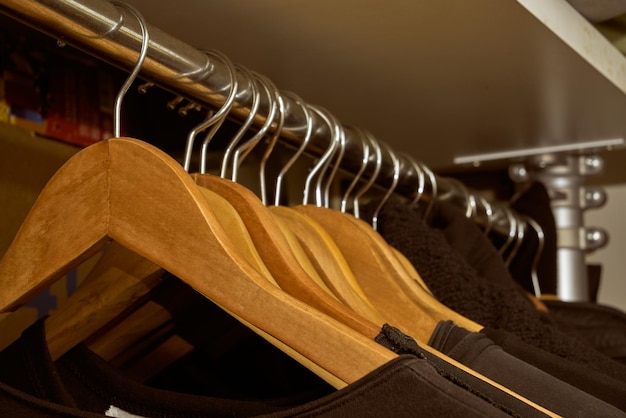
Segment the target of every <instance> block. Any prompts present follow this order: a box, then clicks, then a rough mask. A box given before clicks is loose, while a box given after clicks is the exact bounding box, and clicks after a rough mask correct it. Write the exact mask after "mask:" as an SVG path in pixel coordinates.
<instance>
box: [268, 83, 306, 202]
mask: <svg viewBox="0 0 626 418" xmlns="http://www.w3.org/2000/svg"><path fill="white" fill-rule="evenodd" d="M283 94H284V95H285V96H290V98H291V99H292V100H293V101H294V102H295V103H296V104H297V105H298V106H300V108H301V109H302V112H303V113H304V119H305V121H306V133H305V134H304V139H303V140H302V144H301V145H300V147H299V148H298V150H297V151H296V152H295V153H294V154H293V155H292V156H291V158H290V159H289V160H288V161H287V163H286V164H285V165H284V166H283V168H282V169H281V170H280V172H279V173H278V176H277V177H276V191H275V193H274V204H275V205H276V206H278V205H279V204H280V194H281V192H282V182H283V178H284V177H285V174H287V171H289V169H290V168H291V167H292V166H293V165H294V164H295V162H296V161H297V160H298V158H300V156H301V155H302V153H304V151H305V150H306V148H307V146H308V145H309V142H310V140H311V136H312V135H311V134H312V133H313V118H312V117H311V112H310V111H309V108H308V107H307V106H306V104H305V103H304V100H302V99H301V98H300V97H299V96H297V95H295V94H294V93H291V92H284V93H283ZM283 105H284V104H283ZM283 111H284V110H283Z"/></svg>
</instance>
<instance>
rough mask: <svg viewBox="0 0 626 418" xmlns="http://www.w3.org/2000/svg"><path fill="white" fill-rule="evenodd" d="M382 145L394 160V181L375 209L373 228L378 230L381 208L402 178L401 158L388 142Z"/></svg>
mask: <svg viewBox="0 0 626 418" xmlns="http://www.w3.org/2000/svg"><path fill="white" fill-rule="evenodd" d="M381 145H382V146H384V147H385V149H386V150H387V153H388V154H389V156H390V157H391V161H392V162H393V181H392V182H391V186H390V187H389V188H388V189H387V192H386V193H385V194H384V196H383V198H382V199H381V200H380V202H379V203H378V206H377V207H376V209H375V210H374V214H373V215H372V228H374V231H378V214H379V213H380V211H381V209H382V208H383V206H384V205H385V203H387V202H388V201H389V198H390V197H391V194H392V193H393V192H394V191H395V190H396V187H397V186H398V180H399V179H400V159H399V158H398V157H397V156H396V154H395V153H394V152H393V151H392V150H391V147H390V146H389V145H387V144H386V143H384V142H382V143H381Z"/></svg>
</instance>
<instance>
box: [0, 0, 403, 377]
mask: <svg viewBox="0 0 626 418" xmlns="http://www.w3.org/2000/svg"><path fill="white" fill-rule="evenodd" d="M129 9H130V10H131V11H132V12H133V13H135V15H136V16H137V17H138V19H139V20H140V23H141V27H142V31H143V33H144V39H143V42H142V49H141V52H140V57H139V60H138V63H137V66H136V67H135V69H134V70H133V72H132V73H131V76H130V77H129V79H128V80H127V81H126V83H125V84H124V86H123V87H122V89H121V90H120V94H118V97H117V100H116V107H115V109H116V112H115V114H116V117H115V119H114V122H115V124H114V131H115V135H116V137H117V136H119V132H120V129H119V120H120V118H119V114H120V108H121V98H122V97H123V96H124V94H125V92H126V90H127V89H128V87H129V86H130V84H131V83H132V80H133V79H134V77H135V76H136V75H137V73H138V72H139V70H140V67H141V64H142V62H143V59H144V58H145V54H146V50H147V45H148V33H147V30H146V25H145V22H143V19H142V18H141V16H140V15H139V13H138V12H136V11H135V10H134V9H133V8H131V7H129ZM234 90H235V89H233V91H234ZM231 93H232V92H231ZM231 96H234V94H231ZM137 173H141V175H137ZM110 241H115V242H117V243H119V244H120V245H122V246H123V247H125V248H127V249H129V250H130V251H132V252H134V253H136V254H138V255H140V256H142V257H144V258H146V259H147V260H150V261H151V262H153V263H155V264H158V265H159V266H161V267H162V268H164V269H166V270H168V271H169V272H171V273H172V274H174V275H175V276H177V277H179V278H180V279H181V280H183V281H184V282H186V283H187V284H189V285H190V286H191V287H192V288H194V289H196V290H197V291H198V292H200V293H201V294H203V295H205V296H206V297H208V298H210V299H211V300H212V301H213V302H214V303H216V304H217V305H218V306H220V307H222V309H224V310H225V311H227V312H229V313H230V314H231V315H232V316H234V317H235V318H237V319H238V320H239V321H241V322H243V323H244V324H246V325H247V326H248V327H249V328H251V329H252V330H254V331H255V332H257V333H258V334H260V335H261V336H262V337H263V338H265V339H267V340H268V341H270V342H271V343H272V344H274V345H276V346H277V347H279V348H280V349H281V350H283V351H284V352H286V353H287V354H289V355H290V356H292V357H293V358H295V359H296V360H297V361H299V362H301V363H302V364H303V365H304V366H305V367H308V368H309V369H311V370H312V371H313V372H314V373H316V374H318V375H319V376H320V377H322V378H323V379H325V380H326V381H327V382H329V383H330V384H332V385H333V386H335V387H338V388H340V387H343V386H345V385H346V384H350V383H352V382H354V381H355V380H357V379H359V378H360V377H363V376H364V375H366V374H367V373H369V372H371V371H373V370H375V369H376V368H378V367H380V366H382V365H383V364H384V363H386V362H388V361H389V360H391V359H393V358H395V357H396V356H395V354H393V353H392V352H390V351H389V350H387V349H385V348H383V347H381V346H380V345H378V344H377V343H375V342H374V341H373V340H372V339H370V338H367V337H365V336H363V335H362V334H360V333H358V332H356V331H354V330H353V329H352V328H349V327H347V326H345V325H342V324H341V323H339V322H337V321H335V320H333V319H331V318H329V317H328V316H326V315H324V314H322V313H320V312H319V311H317V310H316V309H314V308H311V307H310V306H309V305H306V304H304V303H302V302H300V301H298V300H296V299H294V298H293V297H290V296H289V295H287V294H286V293H285V292H283V291H282V290H280V289H279V288H277V287H276V286H275V285H273V284H272V283H270V282H269V281H268V280H267V279H266V278H265V277H263V276H262V275H261V274H260V273H259V272H258V271H257V270H256V269H254V268H253V267H252V266H251V265H250V263H249V261H248V260H247V259H246V258H245V257H243V256H242V255H241V253H240V252H239V250H238V249H237V248H236V247H235V245H233V243H232V242H231V240H230V238H229V237H228V235H227V234H226V232H225V231H224V229H223V228H222V225H221V224H220V222H219V220H218V219H217V217H216V215H215V213H214V212H213V210H212V208H211V207H210V206H209V204H208V202H207V197H206V194H205V193H203V192H202V191H201V190H200V188H199V187H198V186H197V185H196V184H195V183H194V182H193V180H192V179H191V178H190V177H189V175H188V174H187V172H185V171H184V170H183V169H182V168H181V167H180V166H179V165H178V164H177V163H176V161H174V160H173V159H172V158H171V157H169V156H167V155H166V154H165V153H163V152H161V151H160V150H158V149H156V148H154V147H152V146H150V145H148V144H146V143H143V142H141V141H138V140H133V139H128V138H114V139H111V140H108V141H103V142H100V143H96V144H94V145H92V146H90V147H88V148H86V149H84V150H82V151H80V152H79V153H77V154H76V155H75V156H74V157H73V158H71V159H70V160H69V161H68V162H67V163H66V164H65V165H64V166H63V167H62V168H61V169H60V170H59V171H58V172H57V173H56V174H55V175H54V176H53V177H52V179H51V180H50V181H49V183H48V184H47V186H46V187H45V188H44V190H43V191H42V192H41V194H40V196H39V198H38V199H37V201H36V203H35V205H34V206H33V208H32V210H31V211H30V213H29V215H28V216H27V218H26V219H25V221H24V223H23V224H22V226H21V228H20V230H19V231H18V233H17V235H16V237H15V239H14V241H13V243H12V244H11V246H10V247H9V248H8V250H7V252H6V253H5V256H4V257H3V258H2V260H0V287H1V288H2V289H3V292H2V293H1V294H0V315H3V316H4V315H6V314H8V313H9V312H10V311H12V310H15V309H17V308H18V307H19V306H21V305H23V304H24V303H26V302H27V301H28V300H29V299H30V298H32V296H34V295H35V294H36V293H38V292H39V291H41V290H42V289H43V288H45V287H47V286H49V285H50V284H51V283H52V282H53V281H55V280H56V279H58V278H59V276H60V275H62V274H63V273H65V272H67V271H68V270H70V269H72V268H73V267H75V266H77V265H79V264H81V263H82V262H83V261H84V260H86V259H87V258H89V257H90V256H92V255H94V254H95V253H96V252H98V251H100V250H101V249H102V248H103V247H104V246H105V244H107V243H108V242H110ZM33 260H36V263H33ZM131 297H132V296H131Z"/></svg>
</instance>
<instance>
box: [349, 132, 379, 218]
mask: <svg viewBox="0 0 626 418" xmlns="http://www.w3.org/2000/svg"><path fill="white" fill-rule="evenodd" d="M363 132H364V133H365V139H367V140H368V141H369V142H370V145H371V146H372V147H373V148H374V150H375V151H374V152H375V153H374V156H375V159H374V164H375V165H374V172H373V173H372V175H371V176H370V178H369V180H368V181H367V182H366V183H365V184H364V185H363V187H361V188H360V189H359V191H358V192H357V193H356V194H355V195H354V199H353V201H352V205H353V208H352V211H353V212H354V216H355V218H360V217H361V214H360V208H359V199H360V198H361V197H362V196H363V195H364V194H365V192H367V191H368V190H369V189H370V188H371V187H372V185H373V184H374V182H375V181H376V178H377V177H378V175H379V174H380V170H381V168H382V166H383V153H382V149H381V147H380V144H379V143H378V141H376V139H375V138H374V136H373V135H372V134H371V133H370V132H369V131H363Z"/></svg>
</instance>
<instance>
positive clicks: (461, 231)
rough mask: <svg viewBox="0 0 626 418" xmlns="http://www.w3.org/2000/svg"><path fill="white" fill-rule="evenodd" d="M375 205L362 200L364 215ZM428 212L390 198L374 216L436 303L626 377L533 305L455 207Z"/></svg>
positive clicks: (436, 206) (618, 377)
mask: <svg viewBox="0 0 626 418" xmlns="http://www.w3.org/2000/svg"><path fill="white" fill-rule="evenodd" d="M374 208H375V205H374V204H371V205H364V206H363V207H362V213H363V215H364V217H366V218H367V216H370V217H371V213H372V212H373V210H374ZM431 213H432V217H431V219H430V222H429V224H427V223H426V222H425V221H424V220H423V219H422V218H421V216H420V214H419V213H418V212H416V211H415V210H413V209H412V208H410V207H409V206H408V205H406V204H405V203H402V202H398V201H389V202H388V203H387V204H386V205H384V207H383V208H382V210H381V212H380V214H379V216H378V232H379V233H380V234H381V235H382V236H383V238H384V239H385V240H386V241H387V242H388V243H389V244H390V245H392V246H393V247H395V248H396V249H397V250H399V251H400V252H401V253H402V254H404V255H405V256H406V257H407V258H408V259H409V261H411V263H412V264H413V266H414V267H415V269H416V270H417V272H418V273H419V274H420V276H421V278H422V279H423V280H424V282H425V283H426V285H427V286H428V287H429V289H430V290H431V291H432V292H433V294H434V295H435V297H436V298H437V299H438V300H439V301H440V302H442V303H443V304H444V305H446V306H448V307H450V308H451V309H453V310H455V311H456V312H458V313H460V314H461V315H463V316H466V317H468V318H470V319H472V320H474V321H475V322H477V323H479V324H481V325H483V326H485V327H490V328H494V329H501V330H506V331H508V332H511V333H513V334H515V335H517V336H518V337H520V338H521V339H522V340H523V341H525V342H526V343H528V344H531V345H534V346H535V347H538V348H540V349H543V350H546V351H548V352H551V353H553V354H556V355H558V356H560V357H563V358H566V359H569V360H570V361H573V362H575V363H578V364H583V365H586V366H587V367H589V368H591V369H593V370H596V371H599V372H601V373H603V374H606V375H607V376H611V377H612V378H614V379H616V380H619V381H621V382H626V366H624V365H623V364H621V363H619V362H617V361H615V360H613V359H611V358H609V357H607V356H605V355H604V354H602V353H600V352H598V351H597V350H595V349H594V348H593V347H591V346H589V345H588V344H587V343H585V342H583V341H580V340H579V339H577V338H574V337H572V336H570V335H567V334H565V333H563V332H562V331H561V330H559V328H558V326H557V325H556V323H555V322H554V320H553V319H552V318H551V317H550V316H549V314H546V313H543V312H540V311H538V310H537V309H536V308H535V306H534V305H533V304H532V303H531V302H530V300H529V299H528V298H527V297H526V294H525V292H524V291H523V290H522V289H521V288H520V286H519V285H518V284H517V283H516V282H515V281H514V280H513V279H512V278H511V276H510V274H509V273H508V271H507V269H506V266H504V264H503V261H502V258H501V257H500V255H499V254H498V252H497V251H496V249H495V248H494V247H493V245H492V244H491V243H490V242H489V240H488V238H487V237H485V236H484V234H483V233H482V231H480V230H479V229H478V227H477V226H476V225H474V223H473V222H471V221H469V220H468V219H466V218H465V216H464V214H463V213H462V212H460V211H459V210H458V208H456V207H453V206H451V205H450V204H446V203H445V202H436V203H435V204H434V205H433V210H432V212H431Z"/></svg>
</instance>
